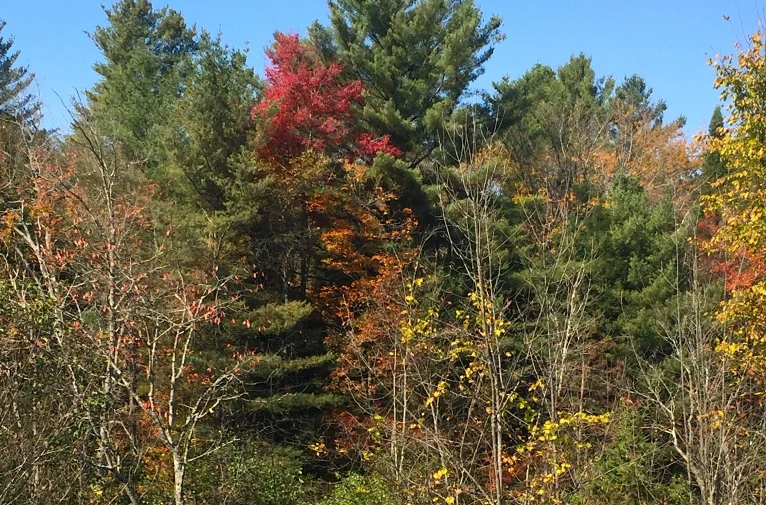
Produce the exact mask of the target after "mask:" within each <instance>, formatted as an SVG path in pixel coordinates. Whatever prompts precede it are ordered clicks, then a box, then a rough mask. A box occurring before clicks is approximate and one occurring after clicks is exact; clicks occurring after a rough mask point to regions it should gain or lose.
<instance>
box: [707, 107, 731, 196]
mask: <svg viewBox="0 0 766 505" xmlns="http://www.w3.org/2000/svg"><path fill="white" fill-rule="evenodd" d="M723 126H724V125H723V114H722V113H721V106H720V105H717V106H716V108H715V109H714V110H713V115H712V117H711V118H710V125H709V127H708V135H709V136H710V138H713V139H721V138H723V135H724V132H723ZM724 175H726V165H724V163H723V160H722V159H721V155H720V153H718V152H717V151H715V150H711V151H708V152H707V153H705V156H704V158H703V163H702V192H703V194H710V193H711V192H712V190H713V188H712V187H711V184H713V183H714V182H716V181H717V180H719V179H720V178H721V177H723V176H724Z"/></svg>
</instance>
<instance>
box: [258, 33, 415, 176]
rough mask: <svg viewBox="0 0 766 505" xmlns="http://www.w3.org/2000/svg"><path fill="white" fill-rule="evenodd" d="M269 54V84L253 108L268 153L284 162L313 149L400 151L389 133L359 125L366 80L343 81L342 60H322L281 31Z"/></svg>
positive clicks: (355, 155) (358, 155)
mask: <svg viewBox="0 0 766 505" xmlns="http://www.w3.org/2000/svg"><path fill="white" fill-rule="evenodd" d="M266 55H267V56H268V58H269V60H270V64H269V65H268V66H267V67H266V88H265V90H264V95H263V99H262V100H261V101H260V102H259V103H258V104H257V105H256V106H255V107H253V110H252V114H251V115H252V118H253V119H254V120H256V121H258V120H261V121H262V122H263V123H264V127H263V130H262V134H263V142H262V144H261V146H260V148H259V149H258V154H259V156H261V157H262V158H263V159H266V160H269V161H277V162H280V163H285V162H289V160H291V159H294V158H296V157H298V156H300V155H301V154H303V153H304V152H306V151H308V150H312V151H315V152H322V153H328V154H333V155H335V156H339V157H343V158H350V159H362V160H364V161H371V160H372V158H374V157H375V155H376V154H377V153H379V152H383V153H387V154H391V155H393V156H399V155H400V154H401V153H400V152H399V150H398V149H397V148H395V147H393V146H392V145H390V143H389V138H388V136H383V137H375V136H374V135H372V134H370V133H368V132H362V131H359V130H358V128H356V125H357V123H358V122H357V120H356V117H355V110H356V108H357V107H358V106H360V105H361V104H362V102H363V96H362V95H363V87H362V82H361V81H360V80H356V81H352V82H349V83H344V82H343V81H342V79H341V73H342V72H343V67H342V66H341V65H339V64H337V63H330V64H325V63H323V62H322V61H321V59H320V57H319V54H318V52H317V51H316V49H314V48H313V47H312V46H310V45H308V44H305V43H303V42H301V40H300V38H299V37H298V35H295V34H284V33H277V34H276V35H275V43H274V46H273V47H272V48H270V49H268V50H267V51H266Z"/></svg>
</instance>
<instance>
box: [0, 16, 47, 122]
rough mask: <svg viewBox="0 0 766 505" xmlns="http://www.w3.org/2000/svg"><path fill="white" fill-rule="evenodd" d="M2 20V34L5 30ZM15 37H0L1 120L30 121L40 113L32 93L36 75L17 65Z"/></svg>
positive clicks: (0, 24) (17, 53)
mask: <svg viewBox="0 0 766 505" xmlns="http://www.w3.org/2000/svg"><path fill="white" fill-rule="evenodd" d="M5 24H6V23H5V21H2V20H0V33H1V32H2V30H3V28H5ZM12 48H13V37H11V38H9V39H5V38H4V37H2V36H0V118H2V119H7V118H10V117H12V118H19V117H20V118H21V119H23V120H24V121H29V120H31V119H32V118H34V117H35V116H36V115H37V114H38V113H39V112H40V103H39V102H38V101H37V100H36V99H35V97H34V96H33V95H32V94H31V93H30V91H29V87H30V85H31V84H32V81H34V78H35V75H34V74H31V73H29V69H28V68H27V67H22V66H18V65H16V60H17V59H18V58H19V51H13V50H12Z"/></svg>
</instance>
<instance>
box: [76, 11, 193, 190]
mask: <svg viewBox="0 0 766 505" xmlns="http://www.w3.org/2000/svg"><path fill="white" fill-rule="evenodd" d="M105 12H106V16H107V20H108V22H109V24H108V25H106V26H99V27H97V28H96V30H95V31H94V33H93V34H92V35H91V38H92V39H93V41H94V43H95V44H96V47H98V49H99V51H101V54H102V58H103V62H100V63H97V64H95V65H94V66H93V69H94V70H95V71H96V73H97V74H99V75H100V76H101V80H100V81H99V82H97V83H96V85H95V86H94V87H93V89H91V90H90V91H88V92H87V93H86V96H87V98H88V106H89V109H90V112H91V113H92V116H93V118H95V119H97V120H98V121H99V122H100V123H101V124H102V128H104V129H105V130H106V131H107V132H110V134H111V135H112V136H113V137H114V138H115V140H118V141H120V142H121V144H122V145H123V147H124V149H125V151H126V154H127V155H128V156H129V157H130V158H131V159H135V160H145V161H146V166H147V169H148V175H150V177H151V176H154V175H156V174H153V173H152V172H153V170H155V169H156V165H157V164H158V162H159V161H160V160H161V158H162V157H163V155H164V153H163V152H162V150H161V149H159V148H158V144H157V137H158V136H159V135H160V130H161V128H162V126H163V125H165V124H166V123H167V118H168V117H169V112H170V110H171V105H172V103H173V101H174V100H176V99H177V98H178V97H179V96H180V94H181V92H182V88H183V86H182V85H181V83H182V81H183V76H182V71H183V70H185V69H188V66H185V65H183V63H185V62H188V60H189V59H190V58H191V56H192V55H193V54H194V53H195V52H196V50H197V46H198V41H197V36H196V33H195V29H194V27H192V28H189V27H187V26H186V22H185V21H184V18H183V17H182V16H181V14H180V13H178V12H176V11H174V10H171V9H168V8H167V7H165V8H162V9H159V10H157V9H155V8H154V7H153V6H152V3H151V2H150V1H149V0H120V1H119V2H118V3H116V4H115V5H114V6H113V7H111V8H109V9H106V10H105Z"/></svg>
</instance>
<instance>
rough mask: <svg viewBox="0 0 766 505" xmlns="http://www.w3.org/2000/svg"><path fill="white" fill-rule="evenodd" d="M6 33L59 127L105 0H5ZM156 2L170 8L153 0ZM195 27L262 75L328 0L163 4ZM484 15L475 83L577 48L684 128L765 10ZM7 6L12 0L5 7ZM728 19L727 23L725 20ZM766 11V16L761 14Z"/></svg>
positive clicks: (587, 2)
mask: <svg viewBox="0 0 766 505" xmlns="http://www.w3.org/2000/svg"><path fill="white" fill-rule="evenodd" d="M0 1H1V2H2V3H4V4H6V5H4V6H3V8H2V9H0V17H2V18H3V19H5V20H6V21H7V23H8V24H7V26H6V28H5V29H4V30H3V35H4V36H6V37H7V36H9V35H12V36H14V37H15V40H16V42H15V44H14V47H15V48H16V49H17V50H20V51H21V56H20V59H19V62H20V63H22V64H24V65H28V66H29V67H30V69H31V70H32V71H33V72H35V73H36V75H37V77H38V86H39V91H40V94H41V95H42V97H43V100H44V102H45V112H46V115H47V120H46V122H47V123H48V124H49V125H54V126H63V125H65V124H66V123H67V114H66V109H65V108H64V106H63V105H62V104H61V101H60V98H59V97H61V99H63V100H64V101H66V102H68V101H69V97H71V96H72V95H73V94H74V93H75V92H76V91H77V90H84V89H87V88H88V87H90V86H91V85H92V84H93V83H94V82H95V79H96V77H97V76H96V74H95V73H94V72H93V70H92V68H91V67H92V65H93V63H94V62H95V61H97V60H98V58H99V54H98V51H97V50H96V49H95V47H94V45H93V43H92V42H91V40H90V39H89V38H88V36H87V35H86V34H85V32H86V31H91V30H93V28H94V27H95V26H96V25H98V24H103V23H104V22H105V15H104V13H103V10H102V8H101V4H102V3H103V2H104V1H107V3H108V0H75V1H70V2H62V1H61V0H24V1H17V0H0ZM154 3H155V6H161V5H163V4H164V2H163V1H162V0H156V1H155V2H154ZM167 3H168V4H169V5H170V6H171V7H173V8H175V9H177V10H180V11H181V12H182V13H183V14H184V16H185V17H186V19H187V22H188V23H189V24H196V25H197V26H198V27H203V28H205V29H207V30H208V31H212V32H217V31H219V30H220V31H221V32H222V33H223V39H224V41H225V42H227V43H228V44H230V45H232V46H235V47H244V46H245V44H249V47H250V48H251V53H250V63H251V64H252V65H253V66H254V67H255V68H256V70H257V71H258V72H259V73H260V72H261V70H262V68H263V64H264V56H263V48H264V47H266V46H267V45H269V43H270V40H271V37H272V35H273V32H274V31H275V30H282V31H295V32H299V33H304V32H305V28H306V27H307V26H308V25H309V24H310V23H311V22H312V21H314V20H315V19H319V20H320V21H325V20H326V16H327V7H326V3H325V0H283V1H281V2H280V1H273V0H217V1H210V0H167ZM476 3H477V4H478V5H479V6H480V8H481V9H482V11H483V12H484V14H485V15H487V16H488V15H489V14H497V15H500V16H501V17H502V18H503V20H504V24H503V32H504V33H505V34H506V36H507V38H506V40H505V41H503V42H502V43H501V44H500V45H499V46H498V47H497V49H496V51H495V55H494V56H493V58H492V59H491V60H490V61H489V62H488V64H487V66H486V74H485V75H484V76H482V78H481V79H480V80H479V81H478V82H477V84H476V86H477V87H478V88H488V87H489V86H490V84H491V83H492V82H493V81H496V80H499V79H500V78H502V77H503V76H505V75H508V76H510V77H512V78H513V77H518V76H519V75H521V74H522V73H524V71H526V70H527V69H529V68H530V67H531V66H532V65H534V64H535V63H543V64H546V65H550V66H553V67H557V66H559V65H561V64H562V63H565V62H566V61H567V59H568V58H569V56H570V55H571V54H573V53H579V52H584V53H585V54H587V55H588V56H590V57H592V58H593V66H594V68H595V70H596V72H597V74H599V75H612V76H614V77H615V78H617V79H618V80H620V79H622V78H623V77H625V76H627V75H631V74H633V73H637V74H639V75H641V76H643V77H644V78H645V79H646V81H647V83H648V84H649V85H650V86H651V87H652V88H653V89H654V94H655V96H656V97H657V98H663V99H664V100H665V101H666V102H667V103H668V106H669V107H668V116H669V117H675V116H678V115H681V114H683V115H684V116H686V117H687V118H688V124H687V128H686V130H687V131H689V132H694V131H696V130H697V129H699V128H700V127H704V126H706V125H707V122H708V120H709V118H710V114H711V112H712V110H713V107H714V106H715V104H716V103H717V102H718V92H717V91H715V90H714V89H713V88H712V82H713V78H714V73H713V71H712V70H711V69H710V68H709V67H708V66H707V64H706V60H707V58H708V57H710V56H714V55H715V54H716V53H721V54H727V53H732V52H734V51H735V48H734V44H735V43H736V42H737V41H740V42H744V41H745V38H746V35H747V34H749V33H750V32H752V31H755V29H756V28H757V24H756V20H757V18H758V15H759V13H762V12H763V6H760V5H759V4H758V3H757V0H749V1H745V0H634V1H630V0H526V1H522V0H517V1H513V0H476ZM8 4H10V5H8ZM723 15H728V16H729V17H730V20H731V21H728V22H727V21H724V20H723V19H722V16H723ZM761 17H763V16H761Z"/></svg>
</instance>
